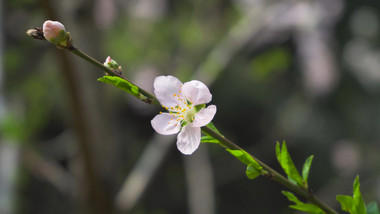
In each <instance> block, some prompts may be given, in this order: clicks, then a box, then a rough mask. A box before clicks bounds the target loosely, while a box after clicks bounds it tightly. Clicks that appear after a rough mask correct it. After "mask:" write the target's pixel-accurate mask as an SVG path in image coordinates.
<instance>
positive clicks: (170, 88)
mask: <svg viewBox="0 0 380 214" xmlns="http://www.w3.org/2000/svg"><path fill="white" fill-rule="evenodd" d="M181 86H182V82H181V81H179V80H178V79H177V78H175V77H173V76H159V77H156V79H155V80H154V84H153V87H154V94H155V95H156V97H157V99H158V101H160V103H161V105H163V106H166V107H174V106H177V105H178V103H179V101H178V95H179V94H181V92H180V91H181Z"/></svg>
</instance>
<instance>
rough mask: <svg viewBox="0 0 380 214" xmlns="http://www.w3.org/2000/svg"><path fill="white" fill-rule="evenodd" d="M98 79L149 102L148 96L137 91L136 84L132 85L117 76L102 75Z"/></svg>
mask: <svg viewBox="0 0 380 214" xmlns="http://www.w3.org/2000/svg"><path fill="white" fill-rule="evenodd" d="M98 81H100V82H104V83H109V84H112V85H114V86H116V87H118V88H119V89H121V90H123V91H126V92H128V93H129V94H132V95H133V96H135V97H137V98H138V99H140V100H142V101H144V102H147V103H150V102H151V99H149V98H148V97H146V96H144V95H143V94H141V93H140V92H139V88H138V87H137V86H135V85H133V84H132V83H130V82H128V81H127V80H125V79H122V78H120V77H118V76H103V77H101V78H99V79H98Z"/></svg>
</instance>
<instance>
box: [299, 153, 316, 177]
mask: <svg viewBox="0 0 380 214" xmlns="http://www.w3.org/2000/svg"><path fill="white" fill-rule="evenodd" d="M313 158H314V155H311V156H309V157H308V158H307V159H306V161H305V163H304V165H303V168H302V178H303V181H304V182H305V184H307V180H308V178H309V172H310V166H311V163H312V162H313Z"/></svg>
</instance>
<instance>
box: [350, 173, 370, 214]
mask: <svg viewBox="0 0 380 214" xmlns="http://www.w3.org/2000/svg"><path fill="white" fill-rule="evenodd" d="M353 199H354V205H355V210H356V213H357V214H366V213H367V210H366V207H365V204H364V200H363V197H362V194H361V193H360V183H359V176H356V179H355V182H354V196H353Z"/></svg>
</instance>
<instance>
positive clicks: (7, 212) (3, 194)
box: [0, 0, 20, 214]
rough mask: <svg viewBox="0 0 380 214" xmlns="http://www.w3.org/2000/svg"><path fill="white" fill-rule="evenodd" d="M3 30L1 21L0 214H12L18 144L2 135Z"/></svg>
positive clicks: (4, 108)
mask: <svg viewBox="0 0 380 214" xmlns="http://www.w3.org/2000/svg"><path fill="white" fill-rule="evenodd" d="M3 16H4V13H3V1H2V0H0V19H1V20H3ZM3 30H4V28H3V21H0V213H2V214H13V213H15V210H16V193H17V188H16V187H17V182H16V178H17V172H18V170H19V156H20V147H19V143H20V142H17V141H16V140H15V139H11V137H9V136H7V135H6V134H5V133H4V131H5V130H4V125H5V124H4V123H5V122H4V121H5V120H6V117H7V116H8V114H10V112H8V110H9V109H8V107H7V106H6V103H5V97H4V96H3V95H4V91H5V90H4V81H5V74H4V64H3V59H4V46H3V35H4V32H3Z"/></svg>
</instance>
